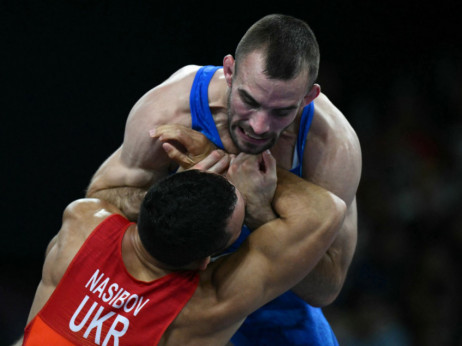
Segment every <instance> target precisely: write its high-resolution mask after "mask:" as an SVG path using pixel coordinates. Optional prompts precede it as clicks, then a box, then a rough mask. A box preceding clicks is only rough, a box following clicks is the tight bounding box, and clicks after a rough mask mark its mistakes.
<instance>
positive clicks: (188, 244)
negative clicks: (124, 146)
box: [138, 170, 237, 267]
mask: <svg viewBox="0 0 462 346" xmlns="http://www.w3.org/2000/svg"><path fill="white" fill-rule="evenodd" d="M236 202H237V195H236V190H235V187H234V185H232V184H231V183H230V182H229V181H228V180H227V179H226V178H224V177H222V176H220V175H218V174H214V173H207V172H203V171H199V170H189V171H184V172H180V173H177V174H173V175H171V176H169V177H167V178H165V179H163V180H161V181H159V182H158V183H156V184H155V185H154V186H152V187H151V188H150V189H149V191H148V192H147V194H146V196H145V198H144V200H143V203H142V204H141V208H140V213H139V217H138V232H139V235H140V239H141V242H142V244H143V246H144V247H145V248H146V250H147V251H148V252H149V254H150V255H151V256H153V257H154V258H155V259H157V260H158V261H160V262H162V263H164V264H166V265H169V266H172V267H181V266H185V265H187V264H190V263H192V262H193V261H195V260H198V259H202V258H206V257H207V256H210V255H212V254H214V253H216V252H218V251H221V250H224V248H225V247H226V245H227V244H228V242H229V240H230V239H231V235H232V234H231V233H230V232H229V231H227V224H228V220H229V218H230V217H231V215H232V213H233V211H234V208H235V206H236Z"/></svg>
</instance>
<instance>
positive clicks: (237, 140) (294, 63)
mask: <svg viewBox="0 0 462 346" xmlns="http://www.w3.org/2000/svg"><path fill="white" fill-rule="evenodd" d="M319 58H320V55H319V46H318V43H317V41H316V37H315V36H314V34H313V32H312V30H311V29H310V27H309V26H308V24H306V23H305V22H304V21H302V20H299V19H296V18H293V17H290V16H285V15H269V16H266V17H264V18H262V19H261V20H259V21H258V22H256V23H255V24H254V25H253V26H252V27H250V29H249V30H248V31H247V32H246V34H245V35H244V36H243V38H242V39H241V41H240V42H239V44H238V46H237V49H236V52H235V60H234V58H233V57H232V56H231V55H228V56H226V57H225V58H224V61H223V70H224V73H225V78H226V82H227V84H228V125H229V132H230V136H231V138H232V140H233V142H234V144H235V145H236V147H237V148H238V149H239V150H240V151H243V152H247V153H251V154H257V153H261V152H263V151H264V150H266V149H268V148H271V147H272V146H273V145H274V143H275V142H276V140H277V139H278V138H279V136H280V135H281V133H282V132H283V131H284V130H285V129H286V128H288V127H289V126H290V125H292V124H293V122H294V120H295V118H296V116H297V114H300V113H301V112H302V109H303V107H305V106H306V105H307V104H309V103H310V102H311V101H313V100H314V99H315V98H316V97H317V96H318V95H319V93H320V87H319V85H317V84H315V83H314V82H315V80H316V78H317V75H318V69H319Z"/></svg>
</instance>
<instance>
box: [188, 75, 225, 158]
mask: <svg viewBox="0 0 462 346" xmlns="http://www.w3.org/2000/svg"><path fill="white" fill-rule="evenodd" d="M220 68H221V67H220V66H203V67H201V68H200V69H199V70H198V71H197V73H196V77H195V78H194V82H193V85H192V89H191V94H190V96H189V104H190V108H191V119H192V128H193V130H196V131H200V132H202V133H203V134H204V135H205V136H206V137H207V138H208V139H209V140H210V141H212V142H213V143H214V144H215V145H216V146H217V147H218V148H220V149H223V148H224V147H223V143H222V142H221V139H220V135H219V134H218V130H217V127H216V125H215V122H214V120H213V116H212V113H211V111H210V107H209V98H208V89H209V84H210V81H211V80H212V77H213V75H214V74H215V72H216V71H217V70H218V69H220Z"/></svg>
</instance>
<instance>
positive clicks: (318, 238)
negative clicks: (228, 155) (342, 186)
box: [214, 163, 345, 318]
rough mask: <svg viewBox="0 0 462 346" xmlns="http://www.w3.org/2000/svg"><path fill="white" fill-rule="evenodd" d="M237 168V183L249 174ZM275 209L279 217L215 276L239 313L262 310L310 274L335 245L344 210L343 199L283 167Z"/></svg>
mask: <svg viewBox="0 0 462 346" xmlns="http://www.w3.org/2000/svg"><path fill="white" fill-rule="evenodd" d="M232 166H233V163H232V165H231V168H230V170H229V171H228V176H229V177H230V179H231V180H232V181H235V180H236V179H235V177H234V176H235V175H236V174H245V173H243V172H242V170H241V171H235V172H233V171H232ZM241 169H242V166H241ZM244 169H246V168H244ZM239 185H240V184H239V183H238V185H237V187H238V188H239ZM273 208H274V210H275V212H276V213H277V214H278V218H276V219H275V220H273V221H270V222H268V223H266V224H264V225H263V226H261V227H259V228H258V229H256V230H255V231H254V232H253V233H252V234H251V235H250V236H249V237H248V239H247V240H246V241H245V242H244V243H243V244H242V246H241V247H240V248H239V249H238V250H237V251H236V253H235V254H233V255H231V256H229V258H225V259H224V263H223V264H222V266H221V267H219V269H218V270H217V272H216V273H215V274H214V280H216V282H217V283H219V287H218V299H219V300H220V298H221V299H225V300H226V299H228V298H229V299H230V301H228V302H227V303H228V306H232V308H230V310H231V311H236V313H239V312H240V313H242V311H241V309H243V310H246V311H247V312H250V311H253V310H255V309H257V308H258V307H260V306H261V305H263V304H265V303H266V302H267V301H269V300H271V299H274V298H275V297H277V296H278V295H280V294H282V293H283V292H285V291H286V290H288V289H290V288H291V287H293V286H294V285H295V284H296V283H297V282H298V281H300V280H301V279H302V278H303V277H305V276H306V275H307V274H308V273H309V272H310V271H311V270H312V269H313V268H314V266H315V265H316V263H317V262H318V261H319V259H320V258H321V257H322V256H323V254H324V253H325V251H326V250H327V248H328V247H329V246H330V245H331V244H332V242H333V240H334V239H335V236H336V234H337V232H338V225H339V224H340V223H341V221H342V220H343V217H344V212H345V204H344V202H343V201H341V200H340V199H339V198H337V197H336V196H334V195H333V194H331V193H329V192H327V191H326V190H324V189H322V188H320V187H318V186H316V185H314V184H311V183H309V182H306V181H304V180H303V179H300V178H298V177H296V176H295V175H293V174H291V173H289V172H287V171H284V170H280V171H278V186H277V189H276V193H275V196H274V200H273ZM307 224H310V225H311V227H310V229H309V230H308V229H307V227H305V225H307ZM288 249H290V251H288ZM243 263H245V265H242V264H243ZM231 316H232V313H230V318H232V317H231ZM236 318H237V316H236Z"/></svg>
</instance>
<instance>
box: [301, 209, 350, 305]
mask: <svg viewBox="0 0 462 346" xmlns="http://www.w3.org/2000/svg"><path fill="white" fill-rule="evenodd" d="M356 241H357V219H356V203H355V202H353V204H352V205H351V206H350V208H349V210H348V213H347V216H346V218H345V220H344V222H343V224H342V227H341V229H340V231H339V233H338V235H337V237H336V239H335V241H334V242H333V243H332V245H331V246H330V248H329V249H328V250H327V251H326V253H325V254H324V255H323V257H322V258H321V259H320V261H319V262H318V263H317V265H316V266H315V267H314V268H313V270H312V271H311V272H310V273H309V274H308V275H307V276H306V277H305V278H304V279H303V280H302V281H300V283H299V284H297V285H296V286H295V287H294V288H293V289H292V291H293V292H294V293H295V294H297V295H298V296H299V297H300V298H302V299H303V300H305V301H306V302H307V303H309V304H310V305H313V306H319V307H322V306H326V305H329V304H331V303H332V302H333V301H334V300H335V299H336V298H337V296H338V295H339V293H340V291H341V289H342V287H343V284H344V282H345V278H346V275H347V272H348V268H349V266H350V264H351V260H352V258H353V255H354V251H355V248H356Z"/></svg>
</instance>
